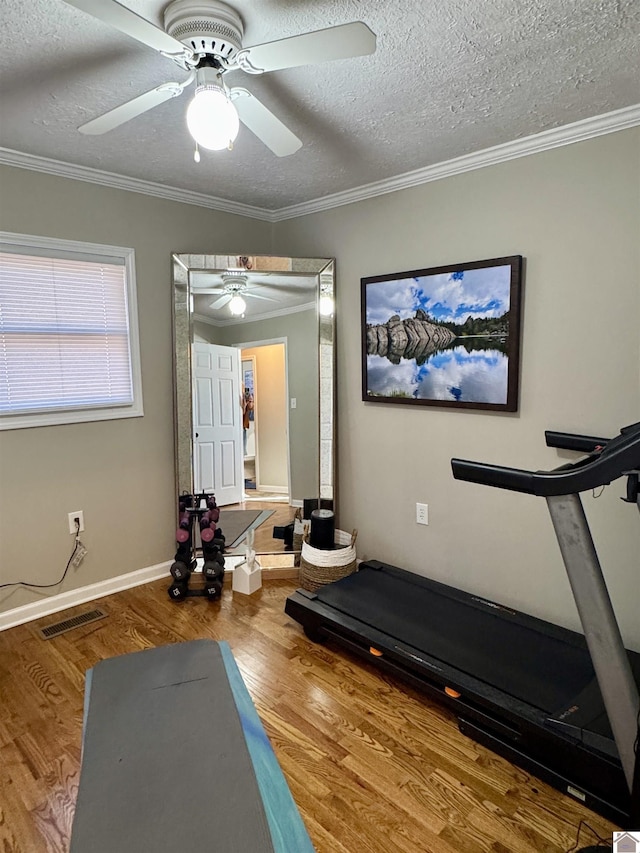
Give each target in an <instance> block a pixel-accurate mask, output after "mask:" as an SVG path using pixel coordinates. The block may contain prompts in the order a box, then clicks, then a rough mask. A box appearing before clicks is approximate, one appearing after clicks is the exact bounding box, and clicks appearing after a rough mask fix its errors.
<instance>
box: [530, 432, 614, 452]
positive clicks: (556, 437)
mask: <svg viewBox="0 0 640 853" xmlns="http://www.w3.org/2000/svg"><path fill="white" fill-rule="evenodd" d="M544 438H545V441H546V444H547V447H557V448H559V449H560V450H577V451H578V452H579V453H595V452H596V451H597V450H599V449H601V448H603V447H604V446H605V444H608V443H609V439H608V438H596V437H595V436H593V435H577V434H576V433H573V432H557V431H556V430H552V429H547V430H545V433H544Z"/></svg>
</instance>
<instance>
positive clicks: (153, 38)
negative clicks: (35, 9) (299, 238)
mask: <svg viewBox="0 0 640 853" xmlns="http://www.w3.org/2000/svg"><path fill="white" fill-rule="evenodd" d="M64 2H66V3H68V4H69V5H70V6H74V7H75V8H77V9H80V10H82V11H84V12H87V13H88V14H90V15H92V16H93V17H94V18H98V19H99V20H100V21H103V22H104V23H105V24H109V25H110V26H112V27H115V28H116V29H117V30H120V32H122V33H125V34H126V35H128V36H130V37H131V38H134V39H136V40H137V41H139V42H142V43H143V44H146V45H147V46H148V47H151V48H153V49H155V50H157V51H158V52H159V53H160V54H162V56H165V57H167V58H169V59H172V60H174V62H176V64H177V65H178V66H180V68H182V69H183V70H185V71H188V72H189V74H188V77H187V78H186V79H185V80H183V81H182V82H170V83H162V84H161V85H160V86H157V87H156V88H155V89H151V90H150V91H149V92H144V93H143V94H142V95H138V96H137V97H136V98H133V99H132V100H130V101H127V102H126V103H124V104H121V105H120V106H119V107H115V109H112V110H109V111H108V112H106V113H104V114H103V115H101V116H98V117H97V118H95V119H92V120H91V121H89V122H87V123H86V124H83V125H82V126H81V127H79V128H78V129H79V130H80V132H81V133H85V134H96V135H97V134H102V133H107V132H108V131H110V130H113V129H114V128H116V127H119V126H120V125H122V124H124V123H125V122H127V121H130V120H131V119H133V118H136V116H139V115H141V114H142V113H145V112H147V110H150V109H153V107H157V106H159V105H160V104H162V103H164V102H165V101H168V100H169V99H170V98H175V97H177V96H179V95H181V94H182V92H183V91H184V90H185V89H186V88H187V87H188V86H190V85H191V84H192V83H194V82H195V85H196V93H195V97H194V98H193V100H192V101H191V103H190V104H189V108H188V110H187V125H188V128H189V131H190V133H191V135H192V136H193V138H194V140H195V142H196V157H195V159H196V161H199V159H200V156H199V151H198V146H201V147H203V148H207V149H209V150H217V151H219V150H222V149H223V148H231V147H232V145H233V142H234V140H235V138H236V136H237V133H238V128H239V122H242V124H243V125H245V127H247V128H248V129H249V130H250V131H251V132H252V133H254V134H255V135H256V136H257V137H258V139H260V140H261V141H262V142H263V143H264V144H265V145H266V146H267V147H268V148H270V149H271V151H272V152H273V153H274V154H276V155H277V156H278V157H285V156H287V155H289V154H293V153H295V152H296V151H297V150H298V149H299V148H300V147H301V145H302V142H301V141H300V140H299V139H298V137H297V136H296V135H295V134H294V133H293V132H292V131H291V130H289V128H288V127H287V126H286V125H285V124H283V123H282V122H281V121H280V119H279V118H277V116H275V115H274V114H273V113H272V112H271V111H270V110H269V109H267V107H265V106H264V104H262V103H261V102H260V101H259V100H258V99H257V98H256V97H255V95H253V94H252V93H251V92H250V91H249V90H248V89H245V88H242V87H237V86H236V87H233V88H231V89H230V88H228V87H227V85H226V83H225V81H224V80H223V76H224V75H226V74H227V73H228V72H230V71H236V70H241V71H244V72H246V73H247V74H262V73H264V72H268V71H278V70H281V69H284V68H295V67H298V66H301V65H314V64H316V63H320V62H325V61H327V60H332V59H346V58H349V57H354V56H365V55H367V54H370V53H373V52H374V51H375V49H376V37H375V35H374V33H372V32H371V30H370V29H369V27H367V25H366V24H364V23H362V22H360V21H355V22H353V23H350V24H341V25H339V26H335V27H328V28H327V29H323V30H316V31H314V32H310V33H304V34H302V35H297V36H291V37H289V38H284V39H280V40H278V41H273V42H267V43H265V44H260V45H256V46H254V47H243V46H242V37H243V34H244V29H243V24H242V20H241V18H240V16H239V14H238V13H237V12H236V11H235V10H234V9H232V8H231V6H227V4H226V3H222V2H219V0H173V2H171V3H169V5H168V6H167V7H166V9H165V11H164V26H165V29H164V30H161V29H160V28H159V27H156V26H155V25H154V24H152V23H151V22H150V21H147V20H146V18H142V17H140V15H138V14H136V13H135V12H133V11H132V10H131V9H128V8H127V7H126V6H123V5H121V4H120V3H118V2H116V0H64Z"/></svg>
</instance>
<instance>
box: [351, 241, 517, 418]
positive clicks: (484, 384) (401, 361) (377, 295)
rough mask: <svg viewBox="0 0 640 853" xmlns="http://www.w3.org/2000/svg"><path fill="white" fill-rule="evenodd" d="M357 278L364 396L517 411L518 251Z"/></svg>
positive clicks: (365, 398) (366, 398) (376, 400)
mask: <svg viewBox="0 0 640 853" xmlns="http://www.w3.org/2000/svg"><path fill="white" fill-rule="evenodd" d="M360 282H361V306H362V399H363V401H365V402H368V403H387V404H401V405H405V404H406V405H414V406H442V407H445V408H451V409H463V410H464V409H484V410H494V411H502V412H516V411H517V410H518V388H519V374H520V326H521V317H520V314H521V292H522V286H523V258H522V256H521V255H511V256H509V257H504V258H490V259H488V260H481V261H471V262H467V263H458V264H448V265H446V266H439V267H430V268H425V269H419V270H410V271H408V272H398V273H391V274H386V275H379V276H369V277H366V278H362V279H361V280H360Z"/></svg>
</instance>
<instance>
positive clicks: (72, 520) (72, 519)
mask: <svg viewBox="0 0 640 853" xmlns="http://www.w3.org/2000/svg"><path fill="white" fill-rule="evenodd" d="M76 519H77V520H78V524H79V527H76ZM83 530H84V512H83V511H82V510H81V509H77V510H76V511H75V512H70V513H69V533H71V534H72V535H73V536H75V535H76V534H77V533H81V532H82V531H83Z"/></svg>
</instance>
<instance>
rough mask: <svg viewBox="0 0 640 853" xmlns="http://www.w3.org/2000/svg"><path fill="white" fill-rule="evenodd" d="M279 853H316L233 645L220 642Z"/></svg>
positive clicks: (273, 838) (272, 835)
mask: <svg viewBox="0 0 640 853" xmlns="http://www.w3.org/2000/svg"><path fill="white" fill-rule="evenodd" d="M219 646H220V651H221V652H222V659H223V661H224V665H225V669H226V671H227V676H228V678H229V684H230V685H231V690H232V692H233V695H234V698H235V701H236V707H237V709H238V713H239V715H240V721H241V722H242V730H243V732H244V736H245V740H246V742H247V748H248V750H249V755H250V756H251V760H252V762H253V767H254V770H255V774H256V779H257V781H258V788H259V789H260V794H261V796H262V802H263V806H264V810H265V813H266V815H267V821H268V823H269V829H270V831H271V841H272V843H273V847H274V850H275V851H276V853H315V849H314V847H313V845H312V843H311V839H310V838H309V835H308V833H307V830H306V828H305V825H304V823H303V822H302V818H301V817H300V812H299V811H298V807H297V806H296V804H295V802H294V799H293V797H292V796H291V791H290V790H289V786H288V785H287V780H286V779H285V778H284V774H283V773H282V769H281V767H280V765H279V764H278V759H277V758H276V756H275V753H274V752H273V748H272V746H271V743H270V742H269V738H268V737H267V733H266V732H265V730H264V728H263V726H262V722H261V721H260V717H259V716H258V712H257V711H256V708H255V705H254V704H253V700H252V699H251V696H250V695H249V691H248V690H247V687H246V685H245V683H244V681H243V680H242V675H241V674H240V670H239V669H238V664H237V663H236V662H235V659H234V657H233V653H232V651H231V648H230V647H229V644H228V643H226V642H224V641H222V642H219Z"/></svg>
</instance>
